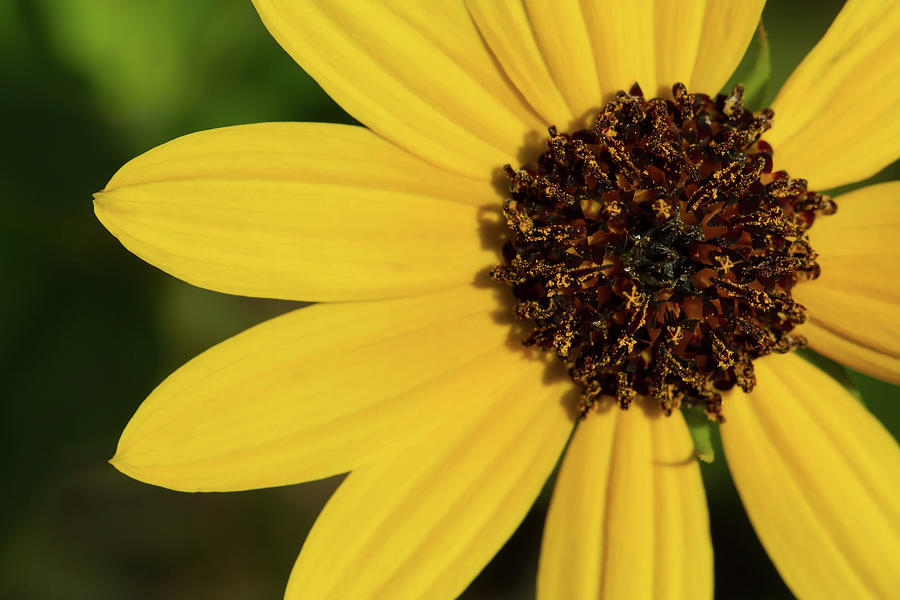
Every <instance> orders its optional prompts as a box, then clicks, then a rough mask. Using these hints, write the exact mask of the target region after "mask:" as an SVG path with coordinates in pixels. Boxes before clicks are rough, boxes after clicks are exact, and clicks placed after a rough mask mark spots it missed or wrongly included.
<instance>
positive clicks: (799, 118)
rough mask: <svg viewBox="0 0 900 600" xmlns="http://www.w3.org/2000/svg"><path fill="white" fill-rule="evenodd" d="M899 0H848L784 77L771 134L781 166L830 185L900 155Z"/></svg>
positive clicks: (868, 172)
mask: <svg viewBox="0 0 900 600" xmlns="http://www.w3.org/2000/svg"><path fill="white" fill-rule="evenodd" d="M898 33H900V3H898V2H895V1H894V0H849V1H848V2H847V3H846V4H845V5H844V7H843V8H842V9H841V12H840V13H839V14H838V16H837V18H836V19H835V20H834V23H832V25H831V27H830V28H829V29H828V31H827V32H826V33H825V36H824V37H823V38H822V40H821V41H820V42H819V43H818V44H817V45H816V47H815V48H813V50H812V51H811V52H810V53H809V54H808V55H807V56H806V58H805V59H804V60H803V62H802V63H800V66H798V67H797V69H796V70H794V72H793V74H792V75H791V76H790V78H789V79H788V80H787V82H786V83H785V84H784V87H782V89H781V91H780V92H779V93H778V97H777V98H776V99H775V102H774V103H773V105H772V108H773V109H774V110H775V126H774V127H773V128H772V130H771V131H769V132H768V133H767V134H766V140H768V141H769V142H770V143H771V144H772V146H773V147H774V148H775V166H776V168H778V169H787V170H788V171H789V172H790V173H791V175H793V176H794V177H803V178H805V179H807V180H809V183H810V186H811V187H813V188H815V189H820V190H821V189H828V188H832V187H837V186H840V185H844V184H847V183H853V182H854V181H860V180H862V179H865V178H867V177H869V176H871V175H874V174H875V173H877V172H878V171H880V170H881V169H882V168H884V167H885V166H887V165H888V164H890V163H892V162H893V161H895V160H897V158H898V157H900V119H897V117H896V115H897V113H898V112H900V86H897V84H896V82H897V80H898V79H900V48H898V43H897V35H898Z"/></svg>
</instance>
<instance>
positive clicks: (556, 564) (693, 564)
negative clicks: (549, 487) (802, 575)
mask: <svg viewBox="0 0 900 600" xmlns="http://www.w3.org/2000/svg"><path fill="white" fill-rule="evenodd" d="M712 560H713V559H712V543H711V541H710V535H709V517H708V514H707V509H706V496H705V493H704V491H703V482H702V480H701V478H700V469H699V467H698V465H697V461H696V459H695V458H694V447H693V443H692V442H691V438H690V435H689V434H688V431H687V427H685V424H684V419H683V418H682V416H681V414H680V413H676V414H674V415H673V416H672V417H669V418H666V417H664V416H662V415H661V413H660V411H659V410H658V409H655V408H654V409H647V410H641V408H639V407H634V408H632V409H630V410H629V411H627V412H620V411H619V410H618V409H610V410H608V411H607V412H605V413H597V414H590V415H588V416H587V418H586V419H584V420H583V421H581V422H580V423H579V425H578V428H577V429H576V430H575V435H574V436H573V438H572V442H571V443H570V444H569V448H568V450H567V451H566V455H565V458H564V459H563V463H562V468H561V469H560V473H559V478H558V479H557V482H556V487H555V489H554V491H553V500H552V502H551V504H550V511H549V513H548V515H547V524H546V525H545V527H544V541H543V544H542V546H541V559H540V563H539V567H538V598H540V599H547V600H555V599H557V598H566V599H567V600H578V599H584V600H588V599H596V598H606V599H615V598H629V599H638V600H640V599H642V598H647V599H650V598H672V599H676V600H677V599H684V600H694V599H699V598H711V597H712V593H713V579H712V577H713V564H712Z"/></svg>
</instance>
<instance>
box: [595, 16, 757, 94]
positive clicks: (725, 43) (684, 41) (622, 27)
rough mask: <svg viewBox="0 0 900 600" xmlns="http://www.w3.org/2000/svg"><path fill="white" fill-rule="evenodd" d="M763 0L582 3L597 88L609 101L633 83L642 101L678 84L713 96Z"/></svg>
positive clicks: (738, 54) (742, 47)
mask: <svg viewBox="0 0 900 600" xmlns="http://www.w3.org/2000/svg"><path fill="white" fill-rule="evenodd" d="M764 4H765V2H764V1H763V0H752V1H744V2H717V1H713V0H709V1H707V2H702V1H698V2H680V1H678V0H655V1H654V0H639V1H634V2H619V1H617V0H587V1H584V2H582V9H583V11H584V17H585V22H586V23H587V25H588V31H589V32H591V37H592V40H593V49H594V52H593V54H594V57H595V59H596V63H597V73H598V77H599V83H600V89H601V90H602V91H603V94H604V96H605V97H606V98H607V99H608V98H609V97H610V96H611V95H612V94H613V93H615V92H616V90H620V89H624V90H627V89H628V88H629V87H631V84H632V83H634V82H635V81H637V82H638V83H639V84H640V85H641V88H642V89H643V91H644V93H645V94H646V95H648V96H657V95H658V96H670V95H671V93H672V85H673V84H674V83H676V82H682V83H684V84H685V85H687V87H688V90H689V91H691V92H703V93H707V94H716V93H717V92H718V91H719V89H720V88H721V87H722V86H723V85H725V83H726V82H727V81H728V78H729V77H730V76H731V73H732V72H733V71H734V69H735V68H736V67H737V65H738V63H739V62H740V61H741V58H742V57H743V56H744V52H745V51H746V49H747V45H748V44H749V43H750V39H751V38H752V37H753V33H754V31H755V30H756V27H757V25H758V24H759V17H760V14H761V13H762V9H763V5H764Z"/></svg>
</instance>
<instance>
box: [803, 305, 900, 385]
mask: <svg viewBox="0 0 900 600" xmlns="http://www.w3.org/2000/svg"><path fill="white" fill-rule="evenodd" d="M798 332H799V333H802V334H803V335H804V336H806V339H807V340H808V341H809V345H810V347H811V348H812V349H814V350H815V351H816V352H818V353H819V354H824V355H825V356H827V357H828V358H830V359H832V360H836V361H838V362H840V363H843V364H845V365H847V366H848V367H850V368H852V369H856V370H857V371H860V372H862V373H865V374H867V375H871V376H872V377H877V378H878V379H882V380H884V381H889V382H891V383H893V384H896V385H900V358H898V357H896V356H891V355H888V354H884V353H883V352H879V351H878V350H873V349H871V348H869V347H868V346H865V345H862V344H858V343H856V342H853V341H851V340H849V339H847V337H846V336H844V335H841V334H837V333H835V332H833V331H831V330H829V329H826V328H825V327H823V326H821V325H818V324H817V323H816V322H815V321H811V320H810V321H807V323H806V324H804V325H803V327H802V328H800V329H798Z"/></svg>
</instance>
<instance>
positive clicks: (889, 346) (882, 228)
mask: <svg viewBox="0 0 900 600" xmlns="http://www.w3.org/2000/svg"><path fill="white" fill-rule="evenodd" d="M836 202H837V203H838V212H837V213H836V214H834V215H833V216H828V217H820V218H818V219H816V222H815V224H814V225H813V227H812V229H810V233H809V235H810V242H811V244H812V247H813V248H814V249H815V250H816V251H817V252H818V253H819V259H818V261H819V265H820V266H821V267H822V274H821V276H820V277H819V278H818V279H816V280H815V281H812V282H809V283H806V282H804V283H802V284H801V285H798V286H797V287H796V288H794V297H795V298H796V299H797V300H798V301H799V302H800V303H801V304H803V305H804V306H806V308H807V309H808V311H809V322H810V325H811V326H812V327H804V328H803V329H801V330H800V332H801V333H803V334H804V335H807V336H809V339H810V343H811V344H812V347H813V348H814V349H815V350H816V351H818V352H821V353H822V354H825V355H826V356H829V357H831V358H833V359H835V360H838V361H841V362H844V363H846V364H848V365H850V366H852V367H854V368H856V369H859V370H861V371H863V372H866V373H868V374H870V375H873V376H875V377H882V378H884V379H888V380H889V381H894V382H898V383H900V318H898V314H900V278H898V277H896V275H895V273H896V265H897V264H898V263H900V247H898V246H897V240H898V239H900V182H898V181H892V182H888V183H882V184H878V185H872V186H867V187H864V188H861V189H859V190H856V191H854V192H851V193H849V194H844V195H843V196H840V197H838V198H837V199H836ZM835 339H836V340H837V343H833V342H834V341H835Z"/></svg>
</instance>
